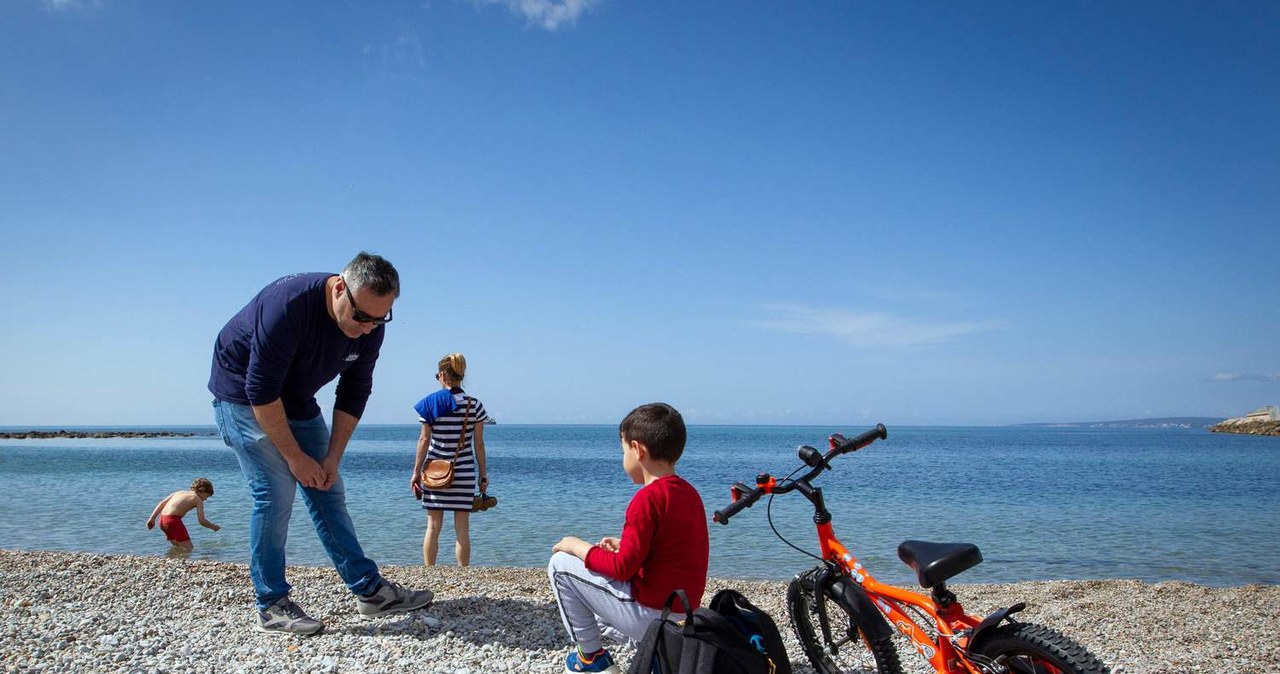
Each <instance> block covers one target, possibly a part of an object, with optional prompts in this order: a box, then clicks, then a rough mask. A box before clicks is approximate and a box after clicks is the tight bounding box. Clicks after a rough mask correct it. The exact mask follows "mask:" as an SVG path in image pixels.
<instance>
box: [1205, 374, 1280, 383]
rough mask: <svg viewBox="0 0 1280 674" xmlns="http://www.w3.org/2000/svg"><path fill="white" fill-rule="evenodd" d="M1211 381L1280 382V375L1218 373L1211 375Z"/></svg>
mask: <svg viewBox="0 0 1280 674" xmlns="http://www.w3.org/2000/svg"><path fill="white" fill-rule="evenodd" d="M1213 381H1280V373H1277V372H1272V373H1265V372H1262V373H1254V374H1240V373H1238V372H1220V373H1218V374H1215V375H1213Z"/></svg>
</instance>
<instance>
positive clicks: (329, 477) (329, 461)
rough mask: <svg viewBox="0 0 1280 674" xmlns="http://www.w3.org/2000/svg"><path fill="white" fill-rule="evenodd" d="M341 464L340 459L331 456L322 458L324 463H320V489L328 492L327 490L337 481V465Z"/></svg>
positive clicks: (339, 457)
mask: <svg viewBox="0 0 1280 674" xmlns="http://www.w3.org/2000/svg"><path fill="white" fill-rule="evenodd" d="M341 463H342V457H341V456H337V457H335V456H334V455H333V454H330V455H329V456H326V457H324V461H321V462H320V468H321V469H322V470H324V484H321V485H320V488H321V489H323V490H324V491H329V488H330V487H332V486H333V485H334V483H335V482H337V481H338V465H339V464H341Z"/></svg>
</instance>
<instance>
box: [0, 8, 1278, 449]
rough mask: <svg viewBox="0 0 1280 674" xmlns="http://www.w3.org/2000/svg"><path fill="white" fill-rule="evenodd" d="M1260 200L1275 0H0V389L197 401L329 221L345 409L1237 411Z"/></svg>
mask: <svg viewBox="0 0 1280 674" xmlns="http://www.w3.org/2000/svg"><path fill="white" fill-rule="evenodd" d="M1278 228H1280V4H1277V3H1275V2H1270V1H1267V2H1261V1H1258V2H1249V1H1242V2H1194V3H1189V2H1165V1H1161V2H1152V3H1141V2H1121V3H1116V2H1066V3H1041V2H1035V3H1028V2H905V3H904V2H878V3H864V2H833V1H821V2H818V1H815V2H803V1H797V2H790V1H779V2H726V3H718V2H668V1H659V0H643V1H641V0H565V1H560V2H553V1H552V0H429V1H426V2H424V1H422V0H413V1H408V0H404V1H399V0H386V1H379V2H352V1H346V2H289V3H282V2H270V1H267V2H238V1H237V2H169V1H161V0H154V1H151V2H143V1H141V0H7V1H6V2H3V3H0V247H2V249H3V251H4V255H3V259H4V262H5V273H4V278H3V284H0V316H3V318H2V319H0V320H2V321H3V325H4V329H3V330H2V331H0V354H3V356H0V357H2V358H3V361H2V363H0V425H10V426H14V425H16V426H23V425H68V426H74V425H86V424H157V425H163V424H211V423H212V416H211V411H210V407H209V400H210V395H209V394H208V392H207V390H206V388H205V386H206V382H207V379H208V372H209V360H210V347H211V344H212V341H213V338H214V335H215V334H216V333H217V331H218V330H219V329H220V328H221V326H222V325H223V323H224V322H225V321H226V320H227V318H229V317H230V316H231V315H232V314H233V313H234V312H235V311H236V310H238V309H239V308H240V307H241V306H243V305H244V303H245V302H247V301H248V300H249V298H250V297H252V295H253V294H254V293H256V292H257V291H258V290H259V289H260V288H261V287H262V286H263V285H265V284H266V283H268V282H270V281H271V280H273V279H275V278H277V277H279V276H282V275H284V274H286V273H290V272H298V271H335V272H336V271H337V270H339V269H340V268H341V267H342V265H343V264H345V263H346V262H347V261H348V260H349V259H350V258H351V257H352V256H354V255H355V253H357V252H358V251H360V250H368V251H371V252H376V253H380V254H382V255H384V256H386V257H387V258H388V259H390V260H391V261H392V262H393V263H394V264H395V265H396V266H397V267H398V269H399V270H400V273H401V279H402V283H403V294H402V296H401V298H400V300H399V301H398V302H397V303H396V305H395V321H394V322H393V323H392V324H391V325H389V326H388V334H387V338H386V344H385V347H384V349H383V352H382V358H381V361H380V362H379V365H378V370H377V373H376V376H375V383H374V393H373V396H372V398H371V400H370V404H369V406H368V410H367V412H366V415H365V421H366V422H370V423H413V422H414V421H415V416H414V414H413V412H412V409H411V406H412V404H413V403H414V402H415V401H416V400H417V399H418V398H419V397H421V396H422V395H424V394H426V393H428V392H430V391H431V390H432V388H433V386H434V385H435V383H434V380H433V379H432V375H433V373H434V371H435V369H434V368H435V363H436V361H437V360H438V359H439V358H440V356H442V355H444V354H446V353H449V352H452V351H461V352H463V353H465V354H466V355H467V357H468V360H469V362H470V372H469V378H468V382H467V387H468V389H469V390H470V391H471V392H473V393H475V394H476V395H478V396H480V397H481V398H482V399H483V400H484V401H485V404H486V406H487V407H488V408H489V409H490V410H491V412H492V414H493V415H494V416H495V417H496V418H497V419H498V420H499V421H500V422H504V423H526V422H527V423H616V422H617V421H618V420H619V419H620V418H621V416H622V415H623V414H625V413H626V412H627V410H629V409H630V408H631V407H633V406H634V405H636V404H639V403H643V402H649V401H652V400H664V401H667V402H670V403H672V404H673V405H675V406H676V407H677V408H679V409H680V410H682V411H683V412H684V413H685V416H686V419H687V420H688V421H689V422H691V423H781V424H795V423H818V424H835V425H840V427H841V428H848V429H852V430H856V429H857V428H858V427H860V426H861V425H865V424H868V423H873V422H876V421H883V422H885V423H886V424H890V425H893V424H1005V423H1019V422H1032V421H1088V420H1100V419H1126V418H1138V417H1153V416H1184V415H1196V416H1201V415H1203V416H1231V415H1238V414H1243V413H1244V412H1247V411H1248V410H1250V409H1253V408H1255V407H1259V406H1262V405H1267V404H1276V403H1280V353H1278V352H1277V335H1280V301H1277V300H1278V298H1277V295H1278V294H1280V264H1278V263H1277V259H1278V257H1280V256H1278V255H1277V253H1278V252H1280V229H1278ZM330 400H331V398H330V394H329V393H328V392H324V393H322V396H321V404H322V407H324V408H326V409H327V408H328V407H329V404H330ZM833 430H835V429H834V428H833Z"/></svg>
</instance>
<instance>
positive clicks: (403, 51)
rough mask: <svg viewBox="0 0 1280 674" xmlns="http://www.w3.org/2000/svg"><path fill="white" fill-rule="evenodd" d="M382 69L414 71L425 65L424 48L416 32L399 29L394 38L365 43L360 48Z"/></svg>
mask: <svg viewBox="0 0 1280 674" xmlns="http://www.w3.org/2000/svg"><path fill="white" fill-rule="evenodd" d="M361 51H362V52H363V53H364V55H365V56H368V57H370V58H371V59H373V60H374V61H375V62H376V63H377V64H378V65H379V66H380V67H381V68H382V70H383V73H384V74H385V73H390V72H410V73H412V72H414V71H418V70H422V69H423V68H425V67H426V66H427V57H426V49H425V48H424V47H423V45H422V40H421V38H419V37H418V33H417V32H416V31H414V30H412V29H410V28H404V29H401V31H400V35H399V36H398V37H396V39H395V40H392V41H390V42H386V43H383V44H370V45H365V46H364V48H363V49H362V50H361Z"/></svg>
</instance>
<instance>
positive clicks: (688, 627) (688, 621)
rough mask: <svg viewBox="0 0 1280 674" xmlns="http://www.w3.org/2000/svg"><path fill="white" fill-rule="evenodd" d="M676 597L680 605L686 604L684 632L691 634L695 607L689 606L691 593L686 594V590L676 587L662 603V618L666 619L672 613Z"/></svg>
mask: <svg viewBox="0 0 1280 674" xmlns="http://www.w3.org/2000/svg"><path fill="white" fill-rule="evenodd" d="M676 599H679V600H680V605H681V606H684V632H685V634H689V633H690V632H692V631H693V608H692V607H690V606H689V595H687V594H685V593H684V590H681V589H680V588H676V589H674V590H672V591H671V594H669V595H667V602H666V603H665V604H663V605H662V618H661V620H664V621H665V620H666V619H667V617H668V616H670V615H671V605H672V604H673V603H674V602H675V600H676Z"/></svg>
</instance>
